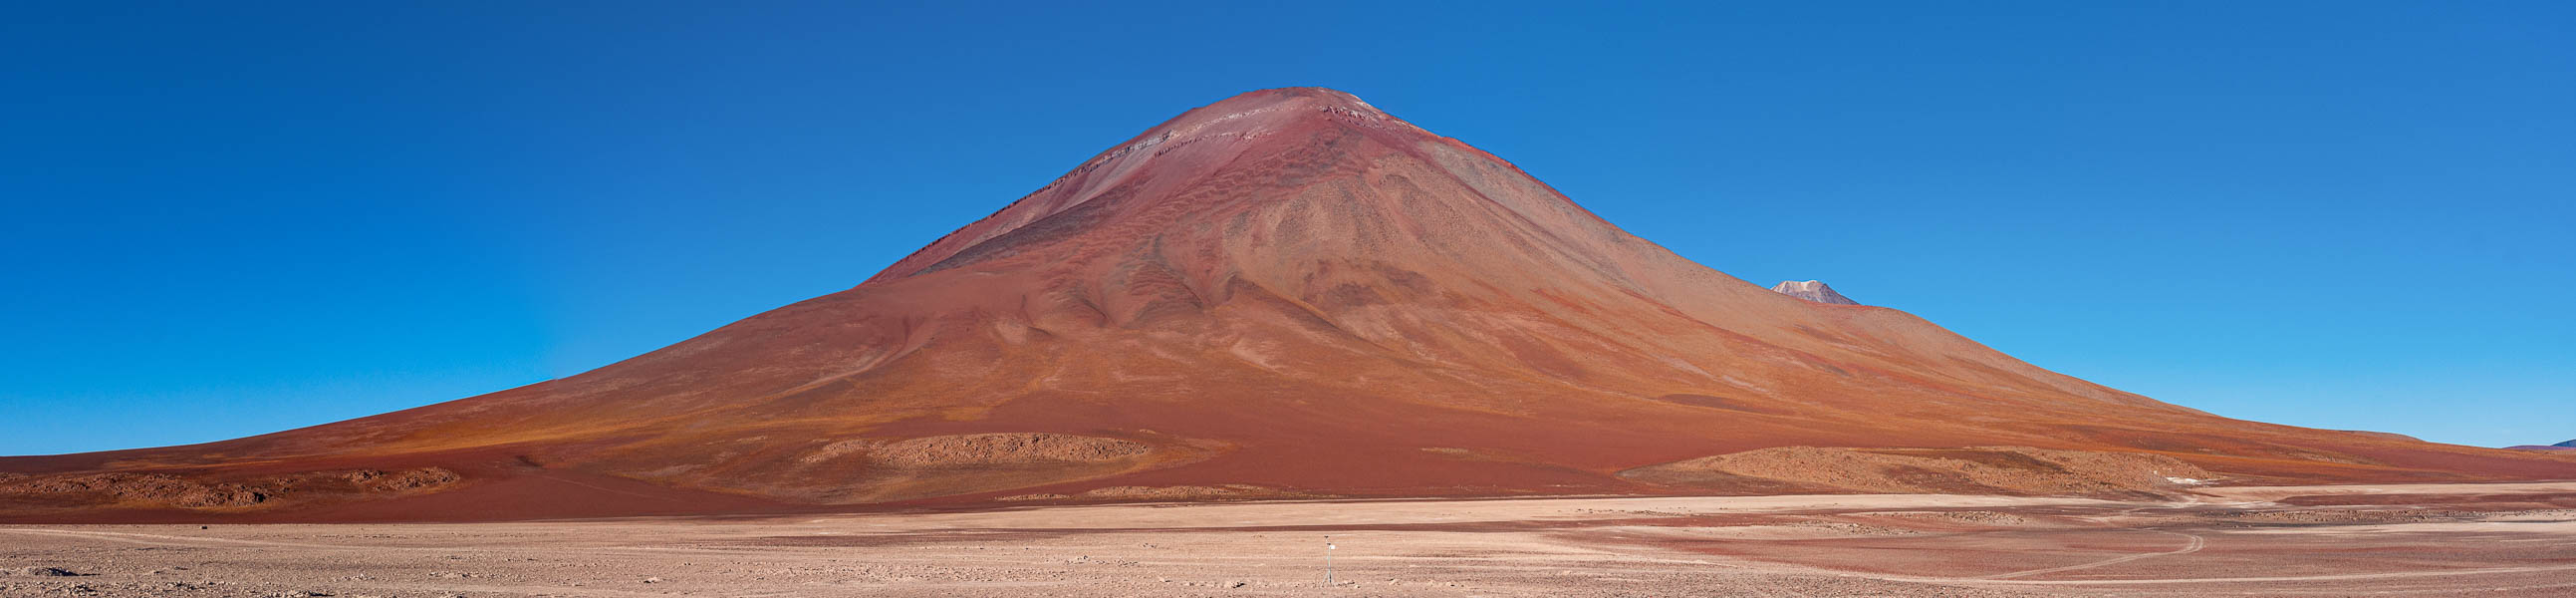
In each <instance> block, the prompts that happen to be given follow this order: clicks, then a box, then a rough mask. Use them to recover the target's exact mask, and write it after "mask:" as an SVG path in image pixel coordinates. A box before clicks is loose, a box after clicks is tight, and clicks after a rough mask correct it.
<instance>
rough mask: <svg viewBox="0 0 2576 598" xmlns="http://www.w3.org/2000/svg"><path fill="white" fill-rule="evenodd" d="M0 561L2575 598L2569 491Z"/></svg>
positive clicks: (230, 586) (601, 586) (1821, 502)
mask: <svg viewBox="0 0 2576 598" xmlns="http://www.w3.org/2000/svg"><path fill="white" fill-rule="evenodd" d="M0 538H5V540H0V566H5V569H6V570H7V572H8V575H7V576H5V577H0V595H5V596H341V597H358V596H379V597H402V598H412V597H446V596H466V597H484V596H491V597H502V596H514V597H515V596H604V597H605V596H613V597H628V596H744V597H758V596H768V597H786V596H1313V595H1347V596H1461V597H1463V596H1558V597H1588V596H1820V595H1860V596H2058V595H2073V596H2448V595H2460V594H2462V593H2464V592H2468V593H2475V594H2478V595H2493V596H2548V595H2576V482H2540V483H2504V484H2418V485H2367V486H2306V487H2233V488H2202V489H2199V490H2197V491H2195V492H2193V493H2191V494H2190V495H2187V496H2184V497H2182V498H2179V499H2169V500H2140V501H2121V500H2100V499H2085V498H2056V497H2014V496H1966V495H1895V494H1874V495H1798V496H1722V497H1550V498H1507V499H1476V500H1457V499H1423V500H1372V501H1271V502H1236V503H1164V504H1100V505H1054V506H1040V507H1027V508H1001V509H993V508H978V509H957V510H920V509H915V510H905V511H888V512H865V513H843V514H823V515H810V514H808V515H766V516H758V517H663V518H625V519H595V520H564V521H532V522H501V523H451V524H439V523H412V524H213V525H205V526H200V525H193V524H191V525H177V524H151V525H10V526H5V527H0ZM1328 543H1329V544H1331V545H1332V546H1333V548H1332V549H1329V550H1328V549H1327V548H1326V545H1327V544H1328ZM1328 555H1329V557H1330V563H1329V567H1330V575H1331V580H1332V581H1331V585H1327V582H1326V575H1327V556H1328ZM2471 589H2474V592H2470V590H2471Z"/></svg>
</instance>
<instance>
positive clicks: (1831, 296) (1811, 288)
mask: <svg viewBox="0 0 2576 598" xmlns="http://www.w3.org/2000/svg"><path fill="white" fill-rule="evenodd" d="M1771 292H1774V293H1779V294H1782V295H1788V296H1791V297H1797V298H1799V299H1805V300H1808V301H1814V302H1817V303H1831V304H1834V305H1860V302H1859V301H1853V300H1851V298H1850V297H1844V296H1843V294H1842V293H1836V292H1834V288H1833V287H1830V286H1826V285H1825V283H1823V282H1819V281H1814V280H1810V281H1806V282H1798V281H1795V280H1783V281H1780V284H1775V285H1771Z"/></svg>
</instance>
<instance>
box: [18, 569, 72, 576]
mask: <svg viewBox="0 0 2576 598" xmlns="http://www.w3.org/2000/svg"><path fill="white" fill-rule="evenodd" d="M16 573H17V574H18V575H24V576H28V577H80V576H81V574H79V573H73V572H71V571H69V570H65V569H58V568H54V567H19V568H18V570H17V572H16Z"/></svg>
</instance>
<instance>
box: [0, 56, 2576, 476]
mask: <svg viewBox="0 0 2576 598" xmlns="http://www.w3.org/2000/svg"><path fill="white" fill-rule="evenodd" d="M1782 446H1824V447H1968V446H1978V447H1986V446H2022V447H2039V448H2043V449H2073V450H2114V451H2133V452H2147V453H2154V454H2158V455H2164V456H2169V457H2171V458H2174V459H2180V460H2182V461H2184V462H2187V463H2190V464H2192V465H2195V466H2197V467H2200V468H2206V469H2207V470H2210V471H2213V472H2217V473H2218V474H2219V475H2223V476H2227V477H2228V478H2230V479H2233V480H2239V481H2256V480H2259V481H2266V482H2273V481H2300V482H2333V481H2363V480H2371V481H2379V480H2475V479H2506V478H2565V477H2576V461H2571V460H2569V459H2563V458H2553V457H2549V456H2545V455H2540V456H2535V455H2534V454H2530V453H2515V452H2508V451H2498V450H2486V449H2471V448H2467V447H2456V446H2446V445H2434V444H2427V443H2421V442H2408V441H2401V440H2394V439H2389V438H2384V437H2375V436H2370V435H2363V434H2355V433H2345V432H2329V431H2320V430H2309V429H2302V428H2293V427H2286V426H2274V425H2266V424H2258V423H2251V422H2244V421H2238V420H2230V419H2225V418H2220V417H2216V416H2212V415H2209V414H2205V413H2201V412H2197V411H2193V410H2189V409H2184V408H2179V407H2174V406H2171V405H2167V404H2164V403H2159V402H2156V401H2153V400H2150V399H2147V398H2145V397H2140V396H2137V395H2132V394H2128V393H2124V392H2120V391H2117V390H2112V389H2109V388H2105V387H2102V386H2099V385H2095V384H2091V383H2088V382H2085V381H2082V380H2078V379H2074V378H2071V377H2067V376H2063V375H2059V374H2056V373H2053V372H2049V371H2046V370H2043V369H2040V368H2037V367H2034V366H2031V365H2029V364H2026V363H2023V362H2021V361H2019V360H2016V359H2013V358H2011V357H2009V356H2006V355H2003V354H2001V353H1998V352H1996V351H1994V350H1992V349H1989V348H1987V347H1984V346H1982V345H1979V344H1977V343H1975V342H1973V341H1969V340H1967V339H1965V338H1962V337H1960V336H1958V335H1955V334H1951V333H1950V332H1948V331H1946V330H1943V329H1941V328H1940V327H1938V326H1934V325H1932V324H1930V323H1928V322H1925V321H1924V320H1922V319H1920V318H1916V317H1914V316H1912V315H1909V314H1906V313H1903V312H1899V311H1895V310H1891V309H1885V308H1878V307H1867V306H1856V305H1828V304H1820V303H1814V302H1810V301H1805V300H1801V299H1797V298H1794V297H1789V296H1784V295H1781V294H1778V293H1774V292H1771V291H1770V290H1768V289H1765V288H1763V287H1759V286H1754V285H1751V284H1747V283H1745V282H1743V281H1740V280H1737V279H1735V278H1733V277H1730V276H1727V275H1726V274H1723V273H1720V272H1717V271H1715V270H1711V269H1709V268H1707V267H1704V266H1701V265H1699V264H1696V263H1693V262H1691V261H1689V260H1686V259H1683V258H1681V257H1679V256H1677V255H1674V254H1673V253H1671V252H1669V251H1666V250H1664V249H1663V248H1662V247H1659V246H1656V245H1655V244H1653V243H1650V242H1647V241H1645V240H1643V239H1639V238H1637V237H1634V236H1631V235H1629V234H1627V233H1625V232H1623V231H1621V230H1619V229H1618V228H1617V227H1615V226H1612V225H1610V224H1609V223H1608V222H1605V221H1603V220H1602V219H1600V218H1598V217H1596V216H1594V215H1593V214H1591V213H1589V212H1587V211H1585V210H1583V209H1582V208H1580V207H1578V206H1576V205H1575V204H1574V203H1573V202H1571V201H1568V200H1567V199H1566V198H1565V197H1563V196H1561V195H1559V194H1558V193H1556V192H1555V191H1554V190H1552V189H1550V188H1548V187H1547V186H1546V185H1544V184H1541V183H1539V182H1538V181H1537V180H1535V179H1533V178H1531V177H1529V176H1528V175H1526V174H1524V173H1522V172H1521V171H1520V170H1519V169H1518V168H1516V167H1514V166H1512V165H1511V164H1509V163H1507V162H1504V161H1502V160H1500V159H1498V158H1495V157H1494V156H1491V155H1488V154H1486V153H1484V152H1482V151H1478V150H1476V149H1474V148H1471V147H1468V146H1466V145H1465V144H1462V143H1459V142H1458V141H1456V140H1452V139H1448V138H1444V137H1440V136H1437V135H1433V134H1430V133H1428V132H1425V131H1423V130H1421V129H1419V128H1416V127H1414V126H1413V125H1411V124H1409V123H1406V122H1404V121H1402V120H1398V119H1395V118H1393V117H1390V116H1388V115H1386V114H1385V113H1383V112H1380V111H1379V110H1377V109H1376V108H1374V107H1371V106H1369V105H1368V104H1367V103H1365V102H1361V101H1360V100H1359V99H1357V98H1354V97H1351V96H1350V95H1348V94H1344V93H1341V92H1337V91H1332V90H1324V89H1312V88H1291V89H1277V90H1265V91H1257V92H1251V93H1246V94H1244V95H1241V96H1237V97H1235V98H1232V99H1228V100H1226V101H1223V102H1219V103H1217V104H1214V105H1210V106H1206V107H1202V108H1199V109H1196V110H1192V111H1189V112H1188V113H1185V114H1182V115H1181V116H1179V117H1177V118H1174V119H1172V120H1171V121H1170V122H1166V123H1164V124H1162V125H1160V126H1157V127H1155V128H1153V129H1151V130H1148V131H1146V132H1145V133H1144V134H1142V135H1139V136H1137V137H1136V138H1135V139H1132V140H1129V141H1128V142H1127V143H1125V144H1122V145H1120V146H1118V147H1116V148H1113V149H1111V150H1109V151H1106V152H1103V153H1101V154H1100V155H1098V156H1096V157H1094V158H1092V159H1091V160H1089V161H1087V162H1085V163H1083V164H1082V166H1080V167H1079V168H1076V169H1074V171H1073V172H1071V173H1069V174H1066V175H1065V176H1063V177H1062V178H1060V179H1058V180H1056V181H1055V182H1053V183H1051V184H1049V185H1047V186H1046V187H1045V188H1043V189H1040V190H1038V191H1037V192H1036V193H1032V194H1030V195H1029V196H1027V197H1024V198H1021V199H1020V200H1019V201H1017V202H1014V203H1012V204H1011V205H1010V206H1008V207H1006V208H1003V209H1002V210H1001V211H1000V212H997V213H995V214H993V215H992V216H990V217H987V218H985V219H983V220H981V221H978V222H976V223H974V224H971V225H968V226H966V227H965V228H962V229H959V230H958V231H956V232H954V233H951V234H949V235H948V236H946V237H944V238H941V239H940V240H938V241H937V242H934V243H932V244H931V245H929V246H928V247H925V248H923V249H922V250H921V251H919V252H917V253H915V254H913V255H912V256H910V257H907V258H905V259H903V260H902V261H900V262H897V263H895V264H894V265H893V266H891V267H888V268H887V269H886V270H885V271H883V272H881V273H879V274H877V275H876V276H875V277H873V278H871V279H869V280H868V281H866V282H865V283H864V284H861V285H860V286H858V287H856V288H853V289H850V290H848V291H843V292H840V293H834V294H831V295H826V296H823V297H819V298H815V299H812V300H808V301H804V302H801V303H797V304H794V305H790V306H787V307H783V308H780V309H777V310H773V311H770V312H768V313H763V314H760V315H758V316H754V317H752V318H749V319H745V320H743V321H741V322H736V323H734V324H731V325H728V326H725V327H723V328H719V329H717V330H715V331H712V332H709V333H707V334H705V335H702V336H699V337H697V338H694V339H690V340H688V341H685V342H682V343H679V344H676V345H672V346H670V347H667V348H664V349H661V350H658V351H654V352H652V353H649V354H646V355H643V356H639V357H636V358H634V359H630V360H627V361H624V362H620V363H617V364H614V365H611V366H608V367H604V368H600V369H598V370H595V371H592V372H588V373H584V374H581V375H578V376H574V377H570V378H566V379H562V380H556V381H551V382H546V383H542V384H537V385H532V386H528V387H524V388H518V389H512V390H507V391H502V392H497V393H493V394H489V395H484V396H479V397H473V398H468V399H463V400H458V401H453V402H448V403H442V404H438V405H432V406H428V407H422V408H418V409H412V410H408V411H402V412H396V413H389V414H385V415H380V416H375V417H369V418H363V419H358V420H351V421H347V422H340V423H335V424H329V425H324V426H317V427H313V428H307V429H301V430H294V431H289V432H281V433H277V434H270V435H266V436H259V437H253V438H245V439H241V440H234V441H227V442H219V443H212V444H206V445H197V446H186V447H170V448H161V449H146V450H136V451H118V452H112V453H95V454H85V455H65V456H54V457H19V458H8V459H5V460H0V471H12V472H20V473H26V474H37V475H36V476H35V477H33V478H27V480H34V479H42V478H49V476H52V477H59V476H60V475H71V474H86V473H96V472H102V471H127V472H154V473H163V474H168V475H174V476H180V477H183V478H187V479H193V480H204V481H206V482H208V483H233V484H248V485H252V486H258V485H260V484H268V485H269V486H260V487H263V488H271V489H273V490H277V492H275V493H274V494H275V495H276V496H277V497H278V499H277V500H275V501H270V502H273V503H275V504H276V505H278V506H273V507H260V506H251V507H230V508H231V509H233V510H234V511H239V512H240V515H241V516H244V517H272V518H290V519H292V518H332V517H354V516H356V515H339V514H335V513H364V514H369V515H367V516H375V515H374V514H380V513H385V512H403V511H400V509H402V508H404V507H389V506H378V505H420V506H419V507H418V508H417V509H414V510H411V511H408V512H409V513H411V514H412V515H413V516H414V517H418V518H473V517H482V516H490V517H516V516H566V515H580V514H592V515H619V514H645V513H661V512H674V511H692V510H694V511H702V512H729V511H746V510H763V509H773V510H775V509H800V508H812V507H811V506H812V505H851V504H872V503H886V502H895V501H914V502H918V501H931V502H981V501H989V500H993V499H996V498H1000V497H1004V496H1014V497H1024V496H1032V495H1035V496H1045V495H1068V496H1072V495H1081V494H1082V493H1084V492H1086V491H1091V490H1097V489H1101V488H1108V487H1145V488H1148V489H1150V488H1157V487H1183V486H1187V487H1201V488H1224V489H1228V490H1226V491H1225V492H1227V493H1228V494H1227V495H1228V496H1236V497H1258V496H1264V495H1268V496H1344V497H1378V496H1473V495H1508V494H1573V493H1640V492H1645V493H1653V492H1729V491H1748V492H1749V491H1760V490H1762V489H1763V488H1766V487H1771V486H1766V485H1765V484H1762V483H1756V482H1748V483H1746V484H1743V485H1742V486H1741V487H1728V486H1726V485H1724V484H1716V485H1711V484H1708V483H1696V484H1692V485H1667V484H1658V483H1654V482H1652V481H1645V480H1639V479H1634V478H1631V477H1626V476H1622V475H1621V472H1624V471H1629V470H1631V469H1635V468H1640V467H1644V466H1650V465H1655V464H1661V463H1669V462H1676V461H1683V460H1689V459H1695V458H1700V457H1706V456H1711V455H1718V454H1724V453H1732V452H1739V451H1746V450H1752V449H1761V448H1768V447H1782ZM421 467H439V468H444V469H446V470H450V471H454V472H457V473H459V474H461V476H462V478H463V479H462V480H459V481H457V482H454V483H452V484H447V485H445V486H443V487H438V488H425V489H412V490H407V491H406V492H404V493H393V494H388V495H383V496H374V495H364V494H347V493H341V494H330V493H322V492H313V493H301V494H299V491H298V490H297V489H295V488H273V487H275V486H277V485H278V484H279V483H280V482H278V480H280V479H287V478H281V477H279V476H287V477H289V478H291V477H292V476H296V475H308V474H309V475H338V472H341V471H343V470H352V469H362V468H363V469H401V468H421ZM317 472H318V473H317ZM528 480H540V481H546V480H551V481H546V482H544V483H546V484H552V485H551V486H548V487H549V488H555V489H557V490H559V491H561V492H564V493H566V494H563V495H562V497H560V498H550V497H547V496H523V495H505V494H503V493H504V492H505V491H510V492H522V494H524V493H525V491H524V490H511V489H513V488H521V489H524V488H527V487H529V485H530V484H535V483H537V482H530V481H528ZM22 481H24V480H22ZM9 483H10V482H8V481H6V480H0V501H6V500H14V501H16V502H15V503H14V504H17V505H18V508H17V511H18V512H21V513H33V514H37V515H36V516H46V517H66V516H75V515H78V514H82V513H91V514H95V513H99V512H103V511H101V510H100V508H99V507H101V506H102V505H100V504H98V503H100V502H101V500H102V499H100V498H98V497H96V496H89V495H78V494H60V493H58V494H51V495H30V494H26V493H23V492H21V493H18V494H15V495H11V494H8V490H9V486H8V484H9ZM514 484H515V485H516V486H514ZM582 488H588V489H582ZM1197 492H1200V491H1199V490H1176V491H1172V492H1168V493H1162V494H1157V493H1156V492H1154V491H1151V490H1119V491H1116V492H1110V493H1107V494H1106V495H1135V496H1161V495H1171V496H1196V495H1199V494H1193V493H1197ZM486 494H489V495H491V496H492V498H491V500H492V501H497V502H491V503H487V504H500V505H511V506H508V507H506V508H503V507H493V509H494V510H493V511H491V512H490V513H461V512H456V511H454V510H455V509H458V508H461V507H458V506H456V505H457V504H458V503H465V504H472V503H473V502H474V500H476V499H477V497H481V496H483V495H486ZM1102 495H1104V494H1099V493H1095V494H1094V495H1093V496H1102ZM8 496H16V497H17V498H14V499H11V498H7V497H8ZM611 497H623V498H616V499H615V500H610V498H611ZM584 501H592V502H596V503H598V504H600V505H602V506H599V507H595V508H584V507H580V506H577V505H579V504H581V503H582V502H584ZM297 505H305V506H297ZM315 505H319V506H315ZM118 507H119V508H124V509H129V510H127V511H113V512H135V513H146V512H166V511H168V510H169V509H172V508H174V507H173V505H167V504H157V503H153V502H151V501H143V502H135V501H132V500H127V501H125V502H124V503H123V504H122V505H118ZM333 509H338V510H336V511H335V510H333ZM370 509H373V510H370ZM442 509H444V510H442ZM513 509H519V510H525V511H527V513H521V512H520V511H518V510H513ZM192 512H211V511H192ZM227 512H229V511H227ZM317 513H319V514H318V515H317Z"/></svg>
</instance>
